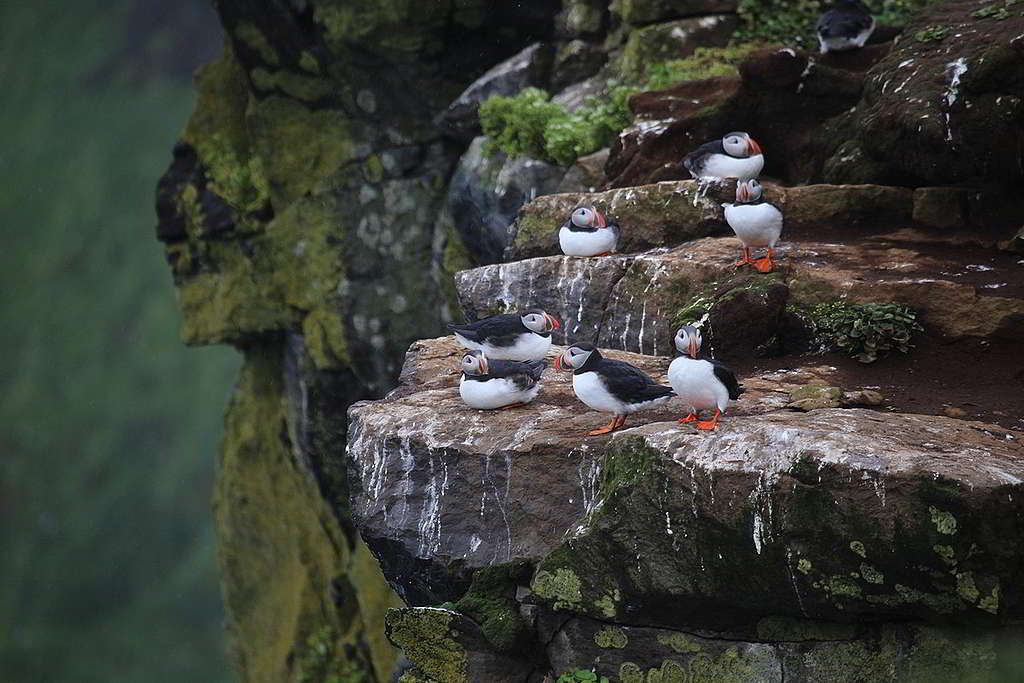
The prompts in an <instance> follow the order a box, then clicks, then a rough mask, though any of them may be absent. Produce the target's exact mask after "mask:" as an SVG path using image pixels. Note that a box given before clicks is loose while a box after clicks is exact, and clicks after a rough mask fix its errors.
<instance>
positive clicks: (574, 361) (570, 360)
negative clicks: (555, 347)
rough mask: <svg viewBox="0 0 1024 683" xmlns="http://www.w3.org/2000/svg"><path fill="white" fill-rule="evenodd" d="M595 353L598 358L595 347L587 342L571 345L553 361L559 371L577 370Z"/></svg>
mask: <svg viewBox="0 0 1024 683" xmlns="http://www.w3.org/2000/svg"><path fill="white" fill-rule="evenodd" d="M595 353H597V354H598V356H599V357H600V353H599V352H598V350H597V347H596V346H594V345H593V344H589V343H587V342H580V343H579V344H573V345H572V346H570V347H569V348H567V349H566V350H565V351H564V352H563V353H562V355H561V356H559V357H558V358H556V359H555V367H556V368H558V369H559V370H578V369H580V368H581V367H583V364H584V363H586V362H587V359H588V358H590V357H591V356H592V355H594V354H595Z"/></svg>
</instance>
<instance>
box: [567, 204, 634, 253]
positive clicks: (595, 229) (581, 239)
mask: <svg viewBox="0 0 1024 683" xmlns="http://www.w3.org/2000/svg"><path fill="white" fill-rule="evenodd" d="M619 232H620V231H619V224H618V222H617V221H616V220H615V219H614V218H609V219H605V217H604V215H603V214H602V213H601V212H600V211H598V210H597V209H596V208H595V207H593V206H580V207H577V208H575V209H573V212H572V213H571V214H570V215H569V220H567V221H566V222H565V223H564V224H563V225H562V227H561V228H559V229H558V246H560V247H561V248H562V253H563V254H565V255H566V256H607V255H608V254H610V253H612V252H613V251H615V248H616V247H617V246H618V244H619Z"/></svg>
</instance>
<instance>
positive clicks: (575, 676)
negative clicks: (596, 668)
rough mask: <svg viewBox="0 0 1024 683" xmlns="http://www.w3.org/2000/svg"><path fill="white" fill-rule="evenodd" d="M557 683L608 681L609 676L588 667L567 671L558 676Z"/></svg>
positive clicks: (599, 682) (596, 682)
mask: <svg viewBox="0 0 1024 683" xmlns="http://www.w3.org/2000/svg"><path fill="white" fill-rule="evenodd" d="M555 683H608V677H607V676H598V675H597V674H596V673H594V672H593V671H589V670H587V669H576V670H575V671H566V672H565V673H564V674H562V675H561V676H559V677H558V679H557V680H556V681H555Z"/></svg>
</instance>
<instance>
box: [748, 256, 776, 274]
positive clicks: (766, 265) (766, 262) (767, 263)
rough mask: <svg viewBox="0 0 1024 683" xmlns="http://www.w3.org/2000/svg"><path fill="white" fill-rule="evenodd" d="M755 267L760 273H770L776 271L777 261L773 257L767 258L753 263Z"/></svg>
mask: <svg viewBox="0 0 1024 683" xmlns="http://www.w3.org/2000/svg"><path fill="white" fill-rule="evenodd" d="M753 263H754V267H755V268H757V271H758V272H759V273H770V272H772V271H773V270H775V261H773V260H772V259H771V257H769V256H766V257H765V258H762V259H758V260H756V261H754V262H753Z"/></svg>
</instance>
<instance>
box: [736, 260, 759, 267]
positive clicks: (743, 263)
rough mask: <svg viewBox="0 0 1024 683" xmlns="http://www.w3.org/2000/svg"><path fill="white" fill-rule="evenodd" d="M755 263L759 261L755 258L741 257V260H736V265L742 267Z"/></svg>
mask: <svg viewBox="0 0 1024 683" xmlns="http://www.w3.org/2000/svg"><path fill="white" fill-rule="evenodd" d="M753 263H757V262H756V261H754V260H753V259H741V260H739V261H737V262H736V267H737V268H742V267H743V266H749V265H751V264H753Z"/></svg>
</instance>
